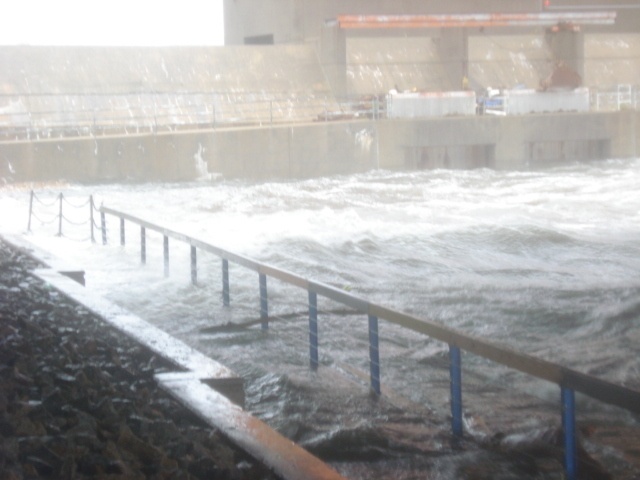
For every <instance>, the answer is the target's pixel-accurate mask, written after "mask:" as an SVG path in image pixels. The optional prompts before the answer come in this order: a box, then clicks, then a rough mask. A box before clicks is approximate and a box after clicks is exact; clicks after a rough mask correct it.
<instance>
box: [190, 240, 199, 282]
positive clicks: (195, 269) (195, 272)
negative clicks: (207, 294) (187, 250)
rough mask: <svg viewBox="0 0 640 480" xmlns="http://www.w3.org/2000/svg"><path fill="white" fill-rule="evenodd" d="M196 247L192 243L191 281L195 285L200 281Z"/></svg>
mask: <svg viewBox="0 0 640 480" xmlns="http://www.w3.org/2000/svg"><path fill="white" fill-rule="evenodd" d="M197 255H198V254H197V253H196V247H194V246H193V245H191V283H192V284H193V285H195V284H196V283H198V259H197Z"/></svg>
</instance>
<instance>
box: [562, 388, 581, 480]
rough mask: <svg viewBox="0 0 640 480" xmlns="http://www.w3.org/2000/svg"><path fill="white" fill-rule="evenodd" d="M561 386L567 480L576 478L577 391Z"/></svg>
mask: <svg viewBox="0 0 640 480" xmlns="http://www.w3.org/2000/svg"><path fill="white" fill-rule="evenodd" d="M560 388H561V400H562V430H563V432H564V470H565V474H566V476H565V478H566V479H567V480H576V478H577V471H578V463H577V455H576V453H577V443H576V408H575V407H576V405H575V393H574V391H573V390H571V389H570V388H566V387H560Z"/></svg>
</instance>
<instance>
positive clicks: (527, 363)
mask: <svg viewBox="0 0 640 480" xmlns="http://www.w3.org/2000/svg"><path fill="white" fill-rule="evenodd" d="M99 211H100V214H101V216H102V219H103V220H102V225H101V228H102V238H103V242H104V243H106V241H107V239H106V220H105V216H106V214H109V215H113V216H115V217H117V218H118V219H119V220H120V239H121V244H123V245H124V239H125V234H124V229H125V220H126V221H128V222H131V223H133V224H136V225H138V226H139V227H140V232H141V233H140V238H141V260H142V261H143V263H144V261H145V255H146V241H145V234H146V233H145V232H146V230H152V231H155V232H158V233H160V234H161V235H162V236H163V257H164V267H165V275H168V274H169V254H168V252H169V239H174V240H178V241H181V242H185V243H187V244H188V245H190V247H191V279H192V282H194V283H195V282H196V279H197V276H196V272H197V257H196V254H195V251H196V249H200V250H202V251H205V252H209V253H212V254H214V255H216V256H218V257H219V258H221V259H222V277H223V287H222V289H223V291H222V298H223V303H224V305H225V306H228V305H230V292H229V262H233V263H236V264H238V265H241V266H244V267H245V268H248V269H250V270H253V271H255V272H257V273H258V278H259V289H260V323H261V326H262V328H263V329H268V328H269V314H268V289H267V278H268V277H271V278H274V279H277V280H280V281H282V282H284V283H287V284H290V285H293V286H296V287H299V288H302V289H305V290H307V292H308V295H309V311H308V314H309V365H310V368H311V369H314V370H315V369H317V368H318V330H317V325H318V307H317V297H318V296H322V297H325V298H328V299H331V300H333V301H336V302H338V303H341V304H343V305H345V306H347V307H349V308H351V309H354V310H356V311H358V312H360V313H362V314H366V315H368V319H369V366H370V385H371V389H372V391H374V392H375V393H376V394H377V395H380V393H381V387H380V385H381V383H380V359H379V337H378V321H379V319H383V320H386V321H387V322H390V323H392V324H396V325H399V326H401V327H404V328H407V329H409V330H412V331H415V332H418V333H421V334H424V335H427V336H429V337H431V338H434V339H436V340H439V341H442V342H445V343H447V344H448V345H449V362H450V368H449V370H450V393H451V398H450V407H451V429H452V432H453V435H454V436H455V437H461V436H462V435H463V421H462V414H463V403H462V384H463V382H462V355H461V352H462V351H465V352H469V353H473V354H475V355H478V356H480V357H483V358H485V359H488V360H491V361H493V362H495V363H498V364H502V365H504V366H507V367H509V368H512V369H515V370H518V371H520V372H523V373H526V374H528V375H531V376H533V377H537V378H540V379H543V380H546V381H548V382H551V383H554V384H556V385H558V386H559V387H560V403H561V418H562V427H563V434H564V468H565V473H566V478H567V479H569V480H575V479H576V478H577V439H576V419H575V417H576V408H575V393H576V392H580V393H582V394H585V395H587V396H589V397H591V398H594V399H596V400H599V401H602V402H604V403H607V404H610V405H615V406H618V407H621V408H624V409H626V410H628V411H630V412H633V413H636V414H639V413H640V391H637V390H633V389H630V388H627V387H624V386H621V385H617V384H614V383H611V382H609V381H606V380H603V379H600V378H597V377H593V376H591V375H587V374H584V373H581V372H578V371H576V370H573V369H571V368H567V367H563V366H561V365H559V364H556V363H552V362H549V361H546V360H542V359H539V358H536V357H533V356H531V355H527V354H524V353H521V352H517V351H514V350H512V349H510V348H508V347H505V346H502V345H499V344H497V343H494V342H490V341H488V340H485V339H482V338H479V337H475V336H472V335H469V334H466V333H462V332H459V331H457V330H455V329H453V328H450V327H446V326H444V325H441V324H439V323H437V322H434V321H431V320H427V319H424V318H420V317H417V316H414V315H410V314H408V313H403V312H400V311H397V310H393V309H390V308H387V307H385V306H382V305H378V304H375V303H372V302H369V301H367V300H366V299H363V298H360V297H357V296H355V295H352V294H350V293H348V292H346V291H344V290H342V289H340V288H337V287H334V286H331V285H327V284H325V283H321V282H316V281H313V280H309V279H306V278H304V277H301V276H299V275H297V274H295V273H292V272H289V271H287V270H283V269H279V268H276V267H273V266H271V265H268V264H265V263H262V262H258V261H256V260H253V259H251V258H249V257H246V256H243V255H239V254H237V253H233V252H231V251H229V250H226V249H223V248H220V247H217V246H215V245H211V244H209V243H206V242H204V241H202V240H198V239H196V238H194V237H191V236H188V235H185V234H183V233H180V232H176V231H174V230H171V229H168V228H165V227H162V226H159V225H156V224H153V223H151V222H148V221H146V220H143V219H141V218H138V217H135V216H133V215H129V214H127V213H124V212H120V211H117V210H114V209H111V208H108V207H105V206H102V207H100V209H99Z"/></svg>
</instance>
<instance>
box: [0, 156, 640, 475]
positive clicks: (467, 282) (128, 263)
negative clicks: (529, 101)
mask: <svg viewBox="0 0 640 480" xmlns="http://www.w3.org/2000/svg"><path fill="white" fill-rule="evenodd" d="M59 192H63V194H64V196H65V200H64V201H63V215H64V221H63V222H62V233H63V235H62V237H58V236H56V233H57V232H58V230H59V223H58V220H57V218H56V215H57V213H58V209H59V205H58V203H57V201H56V195H57V194H58V193H59ZM639 192H640V160H609V161H606V162H594V163H587V164H575V165H568V166H562V167H558V168H554V169H550V170H544V171H527V172H497V171H493V170H487V169H481V170H473V171H459V170H455V171H453V170H434V171H421V172H389V171H374V172H370V173H366V174H360V175H351V176H337V177H330V178H321V179H311V180H300V181H281V182H268V183H250V182H243V181H227V180H218V181H202V182H193V183H184V184H143V185H139V184H136V185H131V184H114V185H94V186H75V185H54V186H51V185H49V186H40V187H39V188H37V189H36V198H35V200H34V213H35V215H36V216H34V217H33V218H32V224H31V227H32V232H31V233H28V237H29V239H30V240H31V241H33V242H34V243H36V244H38V245H39V246H41V247H43V248H47V249H49V250H51V251H53V252H54V253H56V254H57V255H59V256H61V257H63V258H69V259H72V260H73V262H74V263H76V264H78V265H81V266H82V267H83V268H85V269H86V270H87V287H88V288H91V289H93V290H96V291H98V292H99V293H101V294H103V295H104V296H106V297H107V298H109V299H111V300H113V301H114V302H116V303H118V304H120V305H122V306H124V307H126V308H128V309H130V310H132V311H133V312H135V313H136V314H138V315H140V316H141V317H142V318H144V319H146V320H148V321H150V322H152V323H154V324H156V325H158V326H160V327H161V328H163V329H165V330H167V331H168V332H170V333H172V334H174V335H176V336H177V337H179V338H181V339H183V340H184V341H186V342H187V343H189V344H191V345H193V346H195V347H196V348H198V349H199V350H201V351H203V352H205V353H207V354H209V355H211V356H212V357H213V358H215V359H217V360H219V361H221V362H222V363H224V364H226V365H228V366H229V367H231V368H232V369H234V370H235V371H236V372H238V373H239V374H241V375H243V376H244V377H245V378H246V379H247V383H246V391H247V408H248V409H249V410H251V411H252V412H253V413H254V414H256V415H257V416H259V417H260V418H262V419H264V420H265V421H267V422H268V423H269V424H270V425H272V426H273V427H274V428H276V429H278V430H279V431H281V432H282V433H284V434H285V435H287V436H288V437H290V438H291V439H293V440H295V441H296V442H299V443H301V444H302V445H304V446H306V447H307V448H309V449H310V450H311V451H312V452H314V453H317V454H318V455H319V456H321V457H322V458H324V459H326V460H328V461H330V462H331V463H332V464H333V465H334V466H335V467H336V468H337V469H338V470H339V471H341V472H342V473H343V474H345V475H346V476H348V477H349V478H363V479H365V478H366V479H372V478H398V479H409V478H416V479H417V478H433V479H455V478H463V477H464V478H505V479H506V478H561V468H560V465H561V464H560V461H561V460H559V459H557V458H555V457H554V455H555V452H552V453H550V454H548V455H547V456H546V457H544V458H542V459H541V457H539V456H538V457H536V455H533V454H531V451H529V450H527V449H528V448H529V447H530V446H531V445H533V444H536V445H539V443H540V442H542V441H548V443H553V442H552V441H551V440H549V438H550V437H553V435H552V434H550V433H549V432H553V431H554V429H555V428H557V427H558V425H559V423H560V406H559V396H560V394H559V389H558V387H557V386H555V385H552V384H548V383H545V382H544V381H538V380H535V379H532V378H531V377H527V376H526V375H524V374H520V373H517V372H513V371H509V370H508V369H506V368H504V367H500V366H498V365H495V364H493V363H491V362H488V361H485V360H483V359H480V358H477V357H474V356H472V355H468V354H467V355H463V400H464V407H465V426H466V429H467V435H466V438H467V440H466V441H465V442H462V443H459V444H457V443H455V442H451V436H450V433H449V426H448V421H449V420H448V411H449V403H448V402H449V393H448V389H449V383H448V382H449V379H448V349H447V346H446V345H444V344H442V343H440V342H437V341H434V340H431V339H429V338H426V337H423V336H421V335H418V334H415V333H412V332H409V331H406V330H403V329H401V328H400V327H397V326H393V325H390V324H388V323H385V322H384V321H381V323H380V339H381V344H380V357H381V379H382V386H383V393H384V395H383V397H382V399H376V398H375V397H373V396H371V395H370V394H369V389H368V371H369V364H368V361H369V357H368V354H369V350H368V330H367V318H366V316H364V315H355V314H352V313H349V312H345V311H343V307H342V306H340V305H336V304H334V303H332V302H329V301H328V300H326V299H324V298H322V297H320V298H319V311H320V314H319V343H320V368H319V370H318V372H316V373H314V372H311V371H310V370H309V367H308V364H309V360H308V355H309V353H308V352H309V346H308V337H309V334H308V327H307V323H308V320H307V314H306V309H307V308H308V300H307V293H306V292H305V291H304V290H301V289H299V288H297V287H292V286H287V285H284V284H282V283H280V282H278V281H276V280H273V279H269V281H268V296H269V314H270V316H271V317H276V319H275V320H274V321H272V322H271V324H270V328H269V330H268V331H263V330H262V329H261V328H260V325H259V324H255V323H254V324H252V326H249V327H245V328H231V327H230V326H229V323H230V322H231V323H234V324H238V323H243V322H252V321H255V320H257V319H258V318H259V312H260V310H259V308H260V298H259V288H258V275H257V274H256V273H255V272H253V271H248V270H246V269H245V268H243V267H241V266H238V265H233V264H232V265H231V267H230V283H231V306H230V307H228V308H225V307H223V305H222V299H221V287H222V285H221V284H222V282H221V262H220V260H219V259H218V258H215V257H213V256H212V255H210V254H205V253H202V252H200V253H199V254H198V283H197V285H196V286H193V285H192V284H191V274H190V267H189V248H188V247H187V246H186V245H185V244H180V243H179V242H176V241H173V240H172V241H171V243H170V276H169V277H168V278H165V276H164V268H163V258H162V238H161V236H160V235H159V234H155V233H153V232H148V239H147V263H146V265H144V266H141V265H140V250H139V249H140V247H139V228H138V227H136V226H134V225H132V224H126V246H124V247H122V246H121V245H120V231H119V224H118V222H117V220H116V219H115V218H114V217H110V216H107V217H106V220H107V231H108V244H107V245H106V246H103V245H102V242H101V240H100V233H99V231H97V230H96V232H95V237H96V240H98V241H97V242H96V243H91V241H90V240H88V238H89V236H90V228H89V224H88V223H83V222H86V220H87V218H88V216H89V206H88V205H85V204H84V203H85V202H86V200H87V199H88V197H89V195H93V196H94V199H95V202H96V204H97V205H99V204H104V205H105V206H108V207H111V208H114V209H119V210H122V211H125V212H127V213H129V214H132V215H135V216H138V217H140V218H143V219H145V220H147V221H151V222H155V223H158V224H160V225H162V226H165V227H168V228H171V229H173V230H177V231H180V232H183V233H186V234H189V235H192V236H195V237H197V238H199V239H202V240H204V241H207V242H209V243H211V244H214V245H217V246H219V247H222V248H226V249H229V250H231V251H233V252H236V253H240V254H242V255H246V256H249V257H252V258H254V259H256V260H259V261H261V262H265V263H268V264H270V265H272V266H275V267H279V268H283V269H286V270H289V271H292V272H294V273H297V274H299V275H301V276H304V277H307V278H310V279H313V280H316V281H320V282H323V283H327V284H330V285H333V286H336V287H339V288H342V289H345V290H346V291H348V292H350V293H352V294H354V295H357V296H359V297H362V298H366V299H368V300H370V301H372V302H374V303H377V304H382V305H385V306H388V307H392V308H395V309H398V310H401V311H405V312H409V313H412V314H414V315H416V316H420V317H424V318H428V319H431V320H434V321H437V322H441V323H443V324H445V325H448V326H451V327H454V328H457V329H459V330H461V331H464V332H467V333H470V334H474V335H477V336H480V337H483V338H486V339H490V340H491V341H494V342H497V343H500V344H505V345H508V346H510V347H511V348H514V349H517V350H520V351H524V352H526V353H529V354H531V355H535V356H538V357H541V358H544V359H547V360H551V361H554V362H559V363H561V364H562V365H566V366H568V367H571V368H574V369H576V370H579V371H581V372H585V373H589V374H593V375H596V376H598V377H601V378H604V379H607V380H609V381H612V382H615V383H619V384H623V385H625V386H628V387H631V388H634V389H640V355H639V353H640V193H639ZM48 204H49V206H48ZM28 205H29V191H28V187H24V186H11V185H8V186H6V187H4V188H3V189H0V212H2V218H3V221H2V223H3V225H2V227H3V229H4V230H5V231H13V232H24V231H25V230H26V226H27V217H28ZM96 222H99V218H98V217H97V216H96ZM278 317H279V318H278ZM638 420H639V419H638V418H637V417H634V416H633V415H630V414H628V413H626V412H624V411H621V410H619V409H616V408H613V407H609V406H606V405H603V404H602V403H599V402H597V401H593V400H590V399H588V398H583V397H582V396H579V397H578V421H579V424H580V426H581V428H582V429H583V430H584V431H589V432H590V436H589V437H586V436H585V438H584V446H585V448H586V449H587V451H588V452H589V454H590V455H591V456H592V457H594V458H595V459H597V460H598V461H599V462H601V463H603V464H605V465H606V468H607V469H608V470H609V471H610V472H612V473H613V474H614V475H615V476H616V477H617V478H628V476H629V475H632V474H635V473H638V472H637V468H638V465H639V464H640V463H635V466H634V463H633V461H634V459H633V458H632V457H633V456H632V455H631V454H630V453H629V451H628V450H625V448H628V449H631V446H633V445H634V444H635V445H636V446H637V445H638V443H639V442H640V433H639V432H640V423H639V421H638ZM625 436H626V437H625ZM541 439H542V440H541ZM544 439H546V440H544ZM634 442H635V443H634ZM513 445H517V447H515V448H512V447H513ZM538 453H539V452H538ZM637 456H640V454H637ZM635 461H636V462H638V458H637V457H636V458H635Z"/></svg>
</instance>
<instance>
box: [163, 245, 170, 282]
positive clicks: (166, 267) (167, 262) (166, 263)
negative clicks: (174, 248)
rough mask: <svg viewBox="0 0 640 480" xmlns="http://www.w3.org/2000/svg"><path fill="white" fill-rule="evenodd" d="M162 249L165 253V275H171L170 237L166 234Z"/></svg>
mask: <svg viewBox="0 0 640 480" xmlns="http://www.w3.org/2000/svg"><path fill="white" fill-rule="evenodd" d="M162 251H163V253H164V276H165V277H168V276H169V237H167V236H166V235H165V236H164V241H163V242H162Z"/></svg>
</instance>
